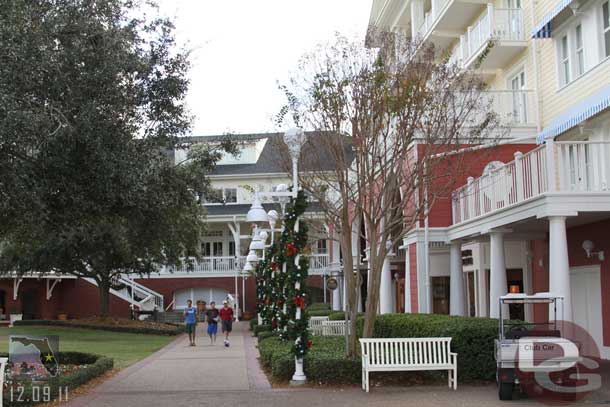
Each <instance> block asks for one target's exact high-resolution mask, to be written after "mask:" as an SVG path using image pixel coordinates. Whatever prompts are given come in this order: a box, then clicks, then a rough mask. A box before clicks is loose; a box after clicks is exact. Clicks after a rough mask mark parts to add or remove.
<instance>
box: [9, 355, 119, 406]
mask: <svg viewBox="0 0 610 407" xmlns="http://www.w3.org/2000/svg"><path fill="white" fill-rule="evenodd" d="M6 356H7V355H6V354H0V357H6ZM56 356H57V360H58V362H59V374H58V375H57V376H55V377H51V378H49V379H48V380H45V381H31V380H27V381H20V380H18V379H16V378H14V376H13V372H12V370H13V366H11V365H10V364H9V365H7V367H6V369H5V374H4V376H5V377H4V389H3V405H4V406H5V407H8V406H15V407H16V406H32V405H35V404H38V403H41V402H50V401H56V400H59V399H62V400H63V401H66V399H68V398H69V394H70V391H72V390H74V389H75V388H76V387H78V386H80V385H82V384H85V383H87V382H88V381H90V380H91V379H94V378H96V377H98V376H100V375H102V374H104V373H105V372H107V371H108V370H110V369H112V367H113V361H112V359H109V358H107V357H103V356H98V355H93V354H90V353H81V352H60V353H59V354H57V355H56Z"/></svg>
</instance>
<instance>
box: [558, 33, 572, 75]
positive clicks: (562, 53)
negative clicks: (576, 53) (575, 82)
mask: <svg viewBox="0 0 610 407" xmlns="http://www.w3.org/2000/svg"><path fill="white" fill-rule="evenodd" d="M559 63H560V65H559V69H560V78H561V85H562V86H563V85H567V84H568V83H570V47H569V45H568V35H567V34H566V35H564V36H563V37H561V40H560V41H559Z"/></svg>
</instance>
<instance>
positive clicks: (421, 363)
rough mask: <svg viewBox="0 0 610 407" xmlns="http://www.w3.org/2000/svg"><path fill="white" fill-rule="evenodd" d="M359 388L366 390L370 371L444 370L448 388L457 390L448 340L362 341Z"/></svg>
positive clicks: (452, 354) (383, 339)
mask: <svg viewBox="0 0 610 407" xmlns="http://www.w3.org/2000/svg"><path fill="white" fill-rule="evenodd" d="M360 348H361V351H362V389H363V390H365V391H366V392H368V391H369V373H370V372H398V371H415V370H447V371H448V373H449V380H448V381H449V388H451V387H453V389H454V390H455V389H457V353H454V352H451V338H363V339H360Z"/></svg>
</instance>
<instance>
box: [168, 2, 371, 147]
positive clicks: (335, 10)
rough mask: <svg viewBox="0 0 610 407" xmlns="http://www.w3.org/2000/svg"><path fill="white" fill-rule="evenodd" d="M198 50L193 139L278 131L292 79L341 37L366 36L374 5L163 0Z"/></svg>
mask: <svg viewBox="0 0 610 407" xmlns="http://www.w3.org/2000/svg"><path fill="white" fill-rule="evenodd" d="M159 4H160V6H161V12H162V13H163V14H164V15H167V16H169V17H172V18H173V19H174V22H175V24H176V28H177V32H176V34H177V38H178V41H179V42H180V43H181V44H182V45H186V46H187V47H188V49H191V50H193V51H192V57H191V62H192V65H193V66H192V70H191V73H190V77H191V87H190V91H189V95H188V105H189V108H190V110H191V112H192V113H193V114H194V115H195V122H194V128H193V135H198V136H199V135H211V134H222V133H224V132H227V131H231V132H234V133H256V132H266V131H276V130H278V129H276V128H275V127H274V124H273V116H274V115H275V114H276V113H277V112H278V110H279V109H280V108H281V106H282V105H283V103H284V98H283V95H282V94H281V93H280V92H279V91H278V90H277V81H278V80H279V81H280V82H286V80H287V79H288V78H289V77H290V72H294V69H295V67H296V65H297V63H298V60H299V58H300V57H301V56H302V55H303V54H304V53H306V52H310V51H312V50H313V49H314V48H315V46H316V45H317V44H320V43H323V42H326V41H329V40H332V39H333V37H334V34H335V32H340V33H342V34H345V35H347V36H350V37H356V36H357V37H359V38H364V34H365V31H366V26H367V24H368V19H369V12H370V8H371V4H372V0H159Z"/></svg>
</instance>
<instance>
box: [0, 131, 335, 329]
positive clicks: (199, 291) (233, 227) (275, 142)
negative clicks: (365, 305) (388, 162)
mask: <svg viewBox="0 0 610 407" xmlns="http://www.w3.org/2000/svg"><path fill="white" fill-rule="evenodd" d="M235 137H236V141H238V142H239V144H240V154H239V155H238V156H237V157H233V156H230V155H226V156H224V157H223V158H222V159H221V160H220V161H219V163H218V165H217V166H216V169H215V170H214V172H213V173H212V174H211V175H210V179H211V185H212V188H213V189H215V190H216V192H217V193H215V194H214V198H213V199H211V198H209V199H206V197H203V198H202V205H204V206H205V208H206V211H207V223H208V225H207V229H206V231H205V234H204V235H203V236H202V239H201V259H199V260H197V261H193V263H192V266H189V267H187V266H184V267H181V268H178V267H164V268H161V269H160V270H159V272H158V273H153V274H151V275H150V276H148V277H145V278H143V277H141V276H138V275H126V276H123V277H122V278H121V283H122V284H123V286H124V288H122V289H120V290H111V294H112V295H111V296H110V314H111V315H114V316H121V317H129V316H130V313H131V308H136V309H140V310H152V309H157V310H158V311H180V310H182V309H183V308H184V307H185V306H186V301H187V300H188V299H192V300H193V302H198V301H205V302H206V303H208V304H209V303H210V302H211V301H215V302H216V303H217V304H219V303H221V302H222V301H223V300H225V299H227V298H229V299H231V300H232V301H234V303H235V306H236V308H237V309H238V310H239V312H240V313H244V312H245V313H246V314H250V315H252V314H253V312H254V311H255V307H256V287H255V282H254V278H251V277H250V276H249V275H248V274H247V273H244V272H243V268H244V264H245V257H246V255H247V254H248V246H249V244H250V237H251V235H252V230H251V225H249V224H248V223H247V222H246V214H247V212H248V210H249V209H250V206H251V204H252V201H253V197H254V193H255V191H259V192H270V191H272V190H273V189H274V188H276V187H277V185H279V184H286V185H291V183H292V181H291V179H290V178H289V177H288V175H287V171H286V169H285V168H284V164H283V163H284V161H285V160H284V159H283V158H282V157H283V155H284V152H283V150H282V148H281V144H280V143H281V134H279V133H278V134H275V133H270V134H254V135H237V136H235ZM216 139H218V137H216V138H215V137H206V138H204V137H200V138H197V137H195V138H191V139H190V141H191V142H194V143H196V142H198V141H207V142H214V140H216ZM171 155H172V158H173V159H174V160H175V162H177V163H178V162H182V161H183V160H184V159H185V158H186V150H185V149H180V148H177V149H176V150H174V151H172V152H171ZM263 206H264V207H265V209H266V210H271V209H275V210H277V211H278V212H279V213H280V215H281V205H280V204H279V203H278V202H274V201H264V202H263ZM306 217H307V221H308V222H309V223H310V225H311V227H310V231H311V233H310V239H309V240H310V253H309V254H308V256H309V257H310V269H309V274H310V278H309V284H310V286H311V287H312V293H311V294H312V295H313V297H314V299H315V300H317V301H328V302H331V301H332V294H331V292H330V291H327V290H325V289H324V288H323V287H325V282H326V279H327V278H328V277H330V275H331V273H333V270H336V266H335V265H333V262H338V259H334V258H333V250H332V244H331V243H330V241H329V240H328V228H327V227H325V225H324V224H323V222H322V220H323V219H324V217H323V216H322V215H321V214H320V212H319V208H318V206H317V205H316V203H315V202H310V205H309V209H308V210H307V212H306ZM334 253H335V255H338V251H336V250H335V252H334ZM337 296H338V291H337V292H336V293H335V297H337ZM132 306H133V307H132ZM0 308H2V309H3V310H4V313H9V312H10V313H20V314H22V315H23V318H28V319H40V318H42V319H55V318H56V317H57V316H58V314H67V316H68V317H69V318H82V317H89V316H93V315H96V314H98V313H99V296H98V292H97V287H96V286H95V283H94V281H93V280H88V279H81V278H75V277H74V276H69V275H55V274H46V275H39V274H36V273H33V274H31V275H24V276H16V275H15V276H10V275H9V276H4V277H3V278H1V279H0Z"/></svg>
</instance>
